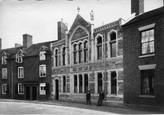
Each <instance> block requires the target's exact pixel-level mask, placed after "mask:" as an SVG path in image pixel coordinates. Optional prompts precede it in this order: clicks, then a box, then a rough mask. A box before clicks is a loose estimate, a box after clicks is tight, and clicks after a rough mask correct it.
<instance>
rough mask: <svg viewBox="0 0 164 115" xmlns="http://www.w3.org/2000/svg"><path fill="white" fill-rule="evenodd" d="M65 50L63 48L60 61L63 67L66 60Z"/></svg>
mask: <svg viewBox="0 0 164 115" xmlns="http://www.w3.org/2000/svg"><path fill="white" fill-rule="evenodd" d="M65 57H66V48H65V47H63V51H62V59H63V65H65V62H66V61H65V60H66V58H65Z"/></svg>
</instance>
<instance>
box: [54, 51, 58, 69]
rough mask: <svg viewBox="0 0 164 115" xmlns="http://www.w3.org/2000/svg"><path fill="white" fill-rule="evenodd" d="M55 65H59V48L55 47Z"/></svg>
mask: <svg viewBox="0 0 164 115" xmlns="http://www.w3.org/2000/svg"><path fill="white" fill-rule="evenodd" d="M55 66H56V67H57V66H58V49H55Z"/></svg>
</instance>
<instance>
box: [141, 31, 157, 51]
mask: <svg viewBox="0 0 164 115" xmlns="http://www.w3.org/2000/svg"><path fill="white" fill-rule="evenodd" d="M141 50H142V51H141V53H142V54H150V53H154V29H150V30H146V31H142V32H141Z"/></svg>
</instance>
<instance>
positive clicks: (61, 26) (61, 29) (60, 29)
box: [58, 20, 68, 40]
mask: <svg viewBox="0 0 164 115" xmlns="http://www.w3.org/2000/svg"><path fill="white" fill-rule="evenodd" d="M66 31H68V29H67V26H66V24H64V23H63V20H62V21H59V22H58V40H61V39H64V38H65V34H66Z"/></svg>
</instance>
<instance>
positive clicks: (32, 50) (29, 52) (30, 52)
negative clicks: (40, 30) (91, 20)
mask: <svg viewBox="0 0 164 115" xmlns="http://www.w3.org/2000/svg"><path fill="white" fill-rule="evenodd" d="M56 41H57V40H56ZM56 41H48V42H43V43H37V44H32V45H31V46H30V47H29V48H27V49H26V50H25V52H26V53H25V56H35V55H38V54H39V51H40V48H41V47H42V46H46V47H47V48H48V49H50V43H53V42H56ZM20 49H23V46H21V47H14V48H8V49H2V50H0V57H1V56H2V53H3V52H6V53H7V57H8V58H13V57H14V56H15V54H16V53H18V51H19V50H20Z"/></svg>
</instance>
